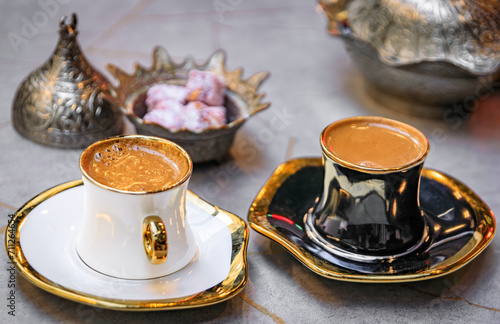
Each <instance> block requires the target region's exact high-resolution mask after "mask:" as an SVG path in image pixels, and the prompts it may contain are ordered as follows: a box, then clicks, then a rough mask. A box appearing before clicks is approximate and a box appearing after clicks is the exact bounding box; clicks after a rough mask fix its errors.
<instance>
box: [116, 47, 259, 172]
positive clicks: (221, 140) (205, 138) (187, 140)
mask: <svg viewBox="0 0 500 324" xmlns="http://www.w3.org/2000/svg"><path fill="white" fill-rule="evenodd" d="M225 61H226V54H225V52H224V51H222V50H218V51H216V52H215V53H214V54H213V55H212V56H211V57H210V58H209V59H208V60H207V61H206V62H205V63H203V64H201V65H197V64H196V63H195V62H194V60H193V58H192V57H187V58H186V59H185V60H184V61H183V62H181V63H175V62H174V61H173V60H172V58H171V57H170V56H169V55H168V53H167V51H166V50H165V49H163V48H161V47H156V48H155V49H154V51H153V65H152V66H151V68H149V69H148V68H145V67H142V66H140V65H136V67H135V71H134V73H133V74H131V75H129V74H127V73H126V72H124V71H123V70H121V69H119V68H118V67H116V66H115V65H112V64H108V70H109V71H110V72H111V74H113V75H114V76H115V77H116V79H117V81H118V85H117V87H116V89H115V91H114V92H113V97H112V98H110V100H114V101H115V102H116V103H117V104H118V105H120V106H121V107H122V108H123V110H124V113H125V114H126V115H127V117H128V118H129V119H130V121H131V122H132V123H133V124H134V125H135V127H136V129H137V133H139V134H142V135H150V136H158V137H162V138H166V139H168V140H171V141H173V142H175V143H177V144H179V145H181V146H182V147H183V148H185V149H186V151H188V153H189V155H190V156H191V159H192V160H193V162H195V163H197V162H206V161H211V160H220V159H222V158H223V157H224V156H225V155H226V153H227V151H228V150H229V148H230V147H231V144H232V143H233V140H234V136H235V134H236V131H237V130H238V129H239V128H240V127H241V126H242V125H243V123H244V122H245V121H246V120H247V119H248V118H250V116H252V115H254V114H256V113H258V112H259V111H262V110H264V109H266V108H268V107H269V103H263V102H261V100H262V98H263V97H264V95H265V94H264V93H259V92H257V90H258V88H259V87H260V85H261V83H262V82H263V81H264V80H265V79H267V77H268V76H269V72H267V71H262V72H258V73H256V74H254V75H252V76H251V77H249V78H248V79H243V78H242V69H241V68H238V69H236V70H234V71H229V70H228V69H227V68H226V67H225ZM191 69H197V70H201V71H211V72H214V73H216V74H218V75H221V76H222V77H223V78H224V80H225V81H226V85H227V90H226V100H225V106H226V108H227V114H228V123H227V124H226V125H223V126H220V127H210V128H208V129H205V130H202V131H200V132H192V131H188V130H185V129H181V130H179V131H171V130H170V129H167V128H165V127H163V126H160V125H157V124H154V123H145V122H144V120H143V119H142V117H143V116H144V115H145V113H146V104H145V100H146V93H147V90H148V89H149V88H150V87H151V86H153V85H154V84H157V83H169V84H177V85H184V84H185V82H186V81H187V77H188V73H189V70H191Z"/></svg>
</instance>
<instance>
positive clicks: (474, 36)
mask: <svg viewBox="0 0 500 324" xmlns="http://www.w3.org/2000/svg"><path fill="white" fill-rule="evenodd" d="M320 6H321V7H322V9H323V10H324V11H325V13H326V15H327V17H328V19H329V21H330V25H329V30H330V33H331V34H333V35H340V36H345V37H352V38H356V39H358V40H361V41H363V42H365V43H367V44H369V45H371V46H372V47H373V48H374V49H375V50H376V51H377V53H378V56H379V59H380V60H381V61H382V62H383V63H385V64H387V65H391V66H401V65H408V64H414V63H420V62H424V61H431V62H448V63H451V64H453V65H455V66H457V67H460V68H462V69H464V70H466V71H468V72H470V73H472V74H475V75H489V74H493V73H495V72H497V71H498V70H499V68H500V1H498V0H481V1H478V0H469V1H458V0H432V1H429V0H320Z"/></svg>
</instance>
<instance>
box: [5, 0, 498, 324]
mask: <svg viewBox="0 0 500 324" xmlns="http://www.w3.org/2000/svg"><path fill="white" fill-rule="evenodd" d="M72 12H76V13H77V14H78V16H79V27H78V28H79V31H80V33H79V41H80V44H81V46H82V49H83V51H84V53H85V54H86V56H87V58H88V59H89V61H90V62H91V63H92V64H93V65H94V66H95V67H96V68H97V69H99V70H100V71H102V72H104V73H106V75H107V76H108V77H110V75H109V74H107V72H105V71H106V69H105V65H106V64H107V63H110V62H112V63H114V64H115V65H117V66H120V67H122V68H123V69H125V70H126V71H128V72H131V71H132V70H133V64H134V63H135V62H140V63H141V64H143V65H146V66H149V65H150V64H151V62H152V58H151V52H152V49H153V47H154V46H156V45H162V46H163V47H165V48H166V49H167V50H168V51H169V53H170V54H171V55H172V56H173V57H174V58H175V59H176V60H180V59H181V58H182V57H184V56H185V55H187V54H191V55H193V56H194V57H195V58H199V59H202V60H203V59H205V58H207V57H208V56H209V55H210V54H211V53H213V52H214V51H215V50H216V49H219V48H223V49H225V50H226V51H227V54H228V60H227V64H228V66H229V68H231V69H234V68H237V67H240V66H241V67H244V74H245V76H250V75H252V74H254V73H256V72H258V71H262V70H268V71H271V77H270V79H269V80H268V81H266V82H265V83H264V85H263V86H262V88H261V89H262V90H263V91H265V92H266V93H267V96H266V98H265V99H266V101H269V102H270V103H271V108H270V109H268V110H266V111H264V112H262V113H259V114H258V115H256V116H255V117H254V118H252V119H251V120H250V121H249V122H248V123H246V124H245V125H244V127H243V128H242V129H241V130H240V131H239V132H238V135H237V138H236V141H235V143H234V145H233V147H232V149H231V152H230V156H229V158H228V159H226V160H225V161H224V162H222V163H221V164H215V163H213V164H208V165H203V166H201V167H196V168H195V170H194V174H193V177H192V180H191V182H190V184H189V188H190V189H191V190H192V191H193V192H195V193H196V194H198V195H200V196H201V197H202V198H205V199H207V200H208V201H210V202H212V203H213V204H215V205H218V206H220V207H222V208H224V209H227V210H229V211H231V212H233V213H235V214H237V215H239V216H240V217H242V218H243V219H245V220H246V216H247V212H248V208H249V206H250V204H251V202H252V201H253V199H254V197H255V195H256V194H257V192H258V190H259V189H260V188H261V186H262V185H263V184H264V182H265V181H266V179H267V178H268V177H269V176H270V174H271V173H272V172H273V170H274V169H275V168H276V167H277V166H278V165H279V164H280V163H282V162H284V161H285V160H287V159H290V158H294V157H303V156H319V155H320V147H319V134H320V132H321V130H322V129H323V128H324V127H325V126H326V125H327V124H329V123H330V122H332V121H335V120H337V119H340V118H344V117H349V116H355V115H380V116H384V117H389V118H394V119H398V120H401V121H404V122H407V123H409V124H411V125H414V126H416V127H418V128H419V129H421V130H422V131H423V132H424V133H425V134H426V135H427V136H428V138H429V141H430V144H431V151H430V154H429V156H428V159H427V162H426V166H427V167H430V168H434V169H437V170H440V171H443V172H446V173H448V174H450V175H452V176H455V177H456V178H458V179H460V180H461V181H463V182H464V183H466V184H467V185H468V186H470V187H471V188H472V189H473V190H474V191H475V192H476V193H477V194H479V195H480V196H481V197H482V198H483V199H484V201H485V202H486V203H487V204H488V205H489V206H490V208H491V209H492V210H493V211H494V212H495V213H497V214H498V213H500V199H499V198H500V193H499V192H500V181H499V180H500V172H499V169H498V166H499V165H500V127H499V126H500V110H499V109H500V107H499V106H500V104H499V103H500V98H499V96H498V95H494V96H490V97H489V98H484V97H481V98H477V109H476V111H475V112H474V113H473V114H472V115H470V116H465V118H463V119H442V120H439V119H437V120H429V119H422V118H417V117H412V116H408V115H403V114H400V113H397V112H394V111H392V110H389V109H387V108H384V107H381V106H379V105H378V104H376V103H375V102H374V101H373V100H371V99H370V98H369V97H368V96H366V94H365V90H364V87H363V82H362V79H361V77H360V75H359V72H358V71H357V70H356V66H354V65H353V63H352V62H351V61H350V59H349V56H348V54H347V53H346V52H345V50H344V48H343V46H342V43H341V42H340V40H338V39H334V38H332V37H330V36H328V35H327V33H326V29H325V26H326V22H325V20H324V18H323V17H322V16H321V14H319V13H318V12H317V10H316V8H315V3H314V1H299V0H294V1H285V0H280V1H265V0H214V1H173V0H172V1H160V0H142V1H139V0H127V1H93V2H90V1H85V2H83V1H75V0H64V1H62V0H40V1H26V0H24V1H15V2H14V1H7V0H2V1H0V31H1V32H0V111H1V114H0V151H1V152H2V153H1V154H0V161H1V166H2V168H1V169H0V221H1V222H3V223H4V225H1V226H0V227H3V226H5V225H6V224H7V218H8V214H12V213H13V212H14V211H15V210H16V209H17V208H19V207H20V206H21V205H22V204H23V203H24V202H26V201H27V200H28V199H30V198H31V197H33V196H34V195H36V194H38V193H39V192H41V191H43V190H45V189H47V188H49V187H51V186H54V185H57V184H59V183H62V182H66V181H69V180H73V179H77V178H79V176H80V174H79V170H78V165H77V160H78V157H79V154H80V153H81V150H63V149H56V148H51V147H45V146H41V145H38V144H35V143H33V142H31V141H29V140H27V139H25V138H23V137H21V136H20V135H19V134H18V133H17V132H15V130H14V129H13V126H12V122H11V105H12V99H13V95H14V92H15V90H16V87H17V85H18V84H19V83H20V82H21V81H22V79H23V78H24V77H25V76H26V75H27V74H28V73H29V72H30V71H31V70H33V69H34V68H35V67H37V66H38V65H40V64H41V63H42V62H44V61H45V60H46V59H47V58H48V57H49V55H50V54H51V52H52V50H53V48H54V46H55V44H56V41H57V33H56V31H57V27H58V20H59V18H60V17H61V16H63V15H68V14H70V13H72ZM30 23H31V24H33V25H34V24H35V23H36V25H34V26H35V28H34V29H31V30H28V29H27V28H26V27H25V25H26V24H30ZM276 118H279V120H280V123H276V122H273V123H272V122H271V120H273V119H276ZM3 231H4V227H3V228H2V232H3ZM3 237H4V235H3V234H2V240H3ZM0 262H1V263H0V264H1V267H0V268H1V270H0V299H1V300H2V302H0V322H2V323H32V322H37V323H53V322H68V323H92V322H96V323H140V322H144V323H152V322H165V323H171V322H185V323H191V322H217V323H226V322H237V323H240V322H244V323H272V322H276V323H322V322H333V323H335V322H344V323H430V322H439V323H476V322H477V323H479V322H480V323H493V322H496V323H500V293H499V292H500V243H499V240H498V238H496V239H495V240H493V242H492V244H491V245H490V246H489V247H488V248H487V249H486V250H485V251H484V252H483V253H482V254H481V255H480V256H479V257H477V258H476V259H475V260H474V261H473V262H472V263H471V264H469V265H467V266H466V267H464V268H462V269H461V270H459V271H457V272H455V273H452V274H450V275H448V276H445V277H441V278H437V279H433V280H428V281H422V282H414V283H405V284H360V283H348V282H340V281H334V280H328V279H326V278H323V277H320V276H318V275H316V274H314V273H313V272H311V271H310V270H308V269H306V268H305V267H304V266H303V265H302V264H300V263H299V262H298V261H297V260H296V259H295V258H294V257H293V256H291V255H290V254H289V253H287V252H286V251H285V250H284V249H283V248H281V247H280V246H279V245H277V244H275V243H273V242H272V241H271V240H269V239H267V238H265V237H263V236H261V235H260V234H258V233H256V232H254V231H252V230H251V231H250V243H249V247H248V263H249V281H248V283H247V285H246V287H245V289H244V290H243V291H242V292H241V293H240V294H239V295H237V296H236V297H234V298H233V299H230V300H229V301H226V302H223V303H220V304H217V305H213V306H210V307H204V308H199V309H192V310H182V311H163V312H153V313H129V312H117V311H110V310H103V309H97V308H93V307H89V306H84V305H80V304H77V303H74V302H71V301H67V300H65V299H62V298H59V297H56V296H53V295H51V294H50V293H47V292H45V291H43V290H41V289H39V288H37V287H35V286H33V285H32V284H31V283H29V282H28V281H27V280H25V279H24V278H23V277H22V276H21V275H20V274H17V275H15V283H16V287H15V298H16V309H15V317H13V316H11V315H9V314H8V311H9V308H7V306H6V298H8V297H9V291H10V288H8V281H9V276H10V273H9V271H8V270H7V269H8V266H9V265H8V263H7V262H8V259H7V256H6V253H1V257H0Z"/></svg>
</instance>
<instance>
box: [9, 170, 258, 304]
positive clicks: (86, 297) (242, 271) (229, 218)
mask: <svg viewBox="0 0 500 324" xmlns="http://www.w3.org/2000/svg"><path fill="white" fill-rule="evenodd" d="M81 185H83V182H82V180H75V181H71V182H67V183H63V184H60V185H58V186H56V187H53V188H51V189H48V190H46V191H44V192H42V193H41V194H39V195H37V196H36V197H34V198H33V199H31V200H29V201H28V202H27V203H25V204H24V205H23V206H22V207H21V208H19V210H17V211H16V213H15V214H14V217H13V218H12V219H11V220H10V222H9V224H8V226H7V230H6V234H5V246H6V249H7V254H8V255H9V258H10V260H11V261H12V262H13V263H14V264H15V265H16V268H17V270H18V271H19V272H20V273H21V274H22V275H23V276H24V277H25V278H26V279H27V280H28V281H30V282H31V283H32V284H34V285H35V286H37V287H39V288H42V289H44V290H46V291H48V292H50V293H52V294H54V295H57V296H59V297H63V298H66V299H69V300H72V301H76V302H79V303H83V304H87V305H90V306H96V307H101V308H108V309H114V310H124V311H153V310H172V309H185V308H195V307H202V306H208V305H213V304H216V303H219V302H222V301H225V300H227V299H229V298H232V297H234V296H236V295H237V294H238V293H239V292H240V291H241V290H242V289H243V288H244V287H245V284H246V282H247V278H248V267H247V262H246V260H247V258H246V253H247V251H246V250H247V246H248V236H249V231H248V227H247V225H246V223H245V222H244V221H243V220H242V219H241V218H239V217H238V216H236V215H234V214H232V213H230V212H227V211H225V210H223V209H220V208H218V207H216V206H213V205H211V204H210V203H208V202H206V201H204V200H202V199H201V198H199V197H198V196H196V195H195V194H193V193H192V192H190V191H188V195H187V201H188V202H190V203H192V204H194V205H195V206H197V207H198V208H200V209H202V210H203V211H204V212H206V213H208V214H210V215H212V216H213V217H216V218H217V219H219V220H220V221H222V222H223V223H224V224H226V226H227V227H228V228H229V231H230V232H231V240H232V249H231V251H232V255H231V266H230V270H229V274H228V276H227V277H226V279H224V280H223V281H222V282H221V283H219V284H217V285H215V286H214V287H212V288H210V289H207V290H204V291H201V292H198V293H196V294H193V295H190V296H184V297H181V298H169V299H164V300H123V299H112V298H106V297H102V296H96V295H91V294H86V293H82V292H79V291H75V290H72V289H67V288H65V287H63V286H61V285H59V284H57V283H55V282H53V281H51V280H48V279H47V278H45V277H44V276H42V275H41V274H40V273H38V272H37V271H36V270H35V269H33V268H32V267H31V265H30V264H29V262H28V260H26V258H25V256H24V254H23V251H22V248H21V245H20V230H21V228H22V226H23V224H24V222H25V220H26V219H27V217H28V215H29V213H30V212H31V211H32V210H33V209H34V208H35V207H36V206H37V205H39V204H40V203H42V202H44V201H46V200H47V199H49V198H50V197H52V196H54V195H56V194H58V193H60V192H62V191H64V190H68V189H70V188H73V187H77V186H81ZM13 235H15V239H14V242H12V241H10V242H9V240H12V236H13ZM12 243H14V244H12Z"/></svg>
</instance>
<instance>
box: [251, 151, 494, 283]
mask: <svg viewBox="0 0 500 324" xmlns="http://www.w3.org/2000/svg"><path fill="white" fill-rule="evenodd" d="M322 185H323V167H322V163H321V159H316V158H312V159H295V160H291V161H289V162H286V163H284V164H282V165H281V166H279V167H278V168H277V169H276V171H275V172H274V173H273V175H272V176H271V178H270V179H269V180H268V181H267V183H266V184H265V185H264V187H263V188H262V190H261V191H260V193H259V194H258V196H257V198H256V199H255V201H254V203H253V204H252V207H251V208H250V212H249V214H248V221H249V224H250V226H251V227H252V228H253V229H254V230H256V231H258V232H259V233H261V234H263V235H265V236H267V237H269V238H271V239H273V240H275V241H276V242H277V243H279V244H281V245H282V246H283V247H284V248H286V249H287V250H288V251H289V252H291V253H292V254H293V255H294V256H295V257H296V258H297V259H299V260H300V261H301V262H302V263H304V265H306V266H307V267H308V268H309V269H311V270H312V271H314V272H316V273H318V274H320V275H323V276H325V277H329V278H332V279H339V280H347V281H364V282H401V281H414V280H422V279H430V278H434V277H437V276H441V275H444V274H447V273H451V272H452V271H455V270H457V269H459V268H460V267H462V266H464V265H465V264H467V263H468V262H470V261H471V260H472V259H473V258H474V257H475V256H477V255H478V254H479V253H480V252H481V251H482V250H483V249H484V248H485V247H486V246H487V245H488V244H489V243H490V242H491V240H492V238H493V235H494V232H495V227H496V225H495V219H494V216H493V213H492V212H491V211H490V209H489V208H488V206H486V204H485V203H484V202H483V201H482V200H481V199H480V198H479V197H478V196H477V195H476V194H474V193H473V192H472V191H471V190H470V189H469V188H467V187H466V186H465V185H463V184H462V183H460V182H458V181H457V180H455V179H453V178H451V177H450V176H447V175H445V174H443V173H440V172H438V171H433V170H428V169H424V171H423V173H422V178H421V184H420V206H421V208H422V210H423V211H424V214H425V217H426V221H427V224H428V226H429V231H428V234H427V237H426V238H425V239H426V241H427V242H426V244H425V245H423V246H424V248H421V249H417V250H416V251H414V252H412V253H410V254H407V255H404V256H401V257H396V258H394V259H392V260H383V261H377V262H360V261H355V260H351V259H347V258H343V257H340V256H338V255H334V254H331V253H329V252H328V251H325V250H324V249H322V248H321V247H320V246H319V245H317V244H316V243H315V242H313V241H312V240H311V239H310V238H309V237H308V235H307V233H306V230H305V225H304V219H305V218H304V217H305V215H306V214H307V212H308V210H309V209H310V208H311V207H312V206H314V204H315V201H316V199H317V197H319V195H320V194H321V191H322Z"/></svg>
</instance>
